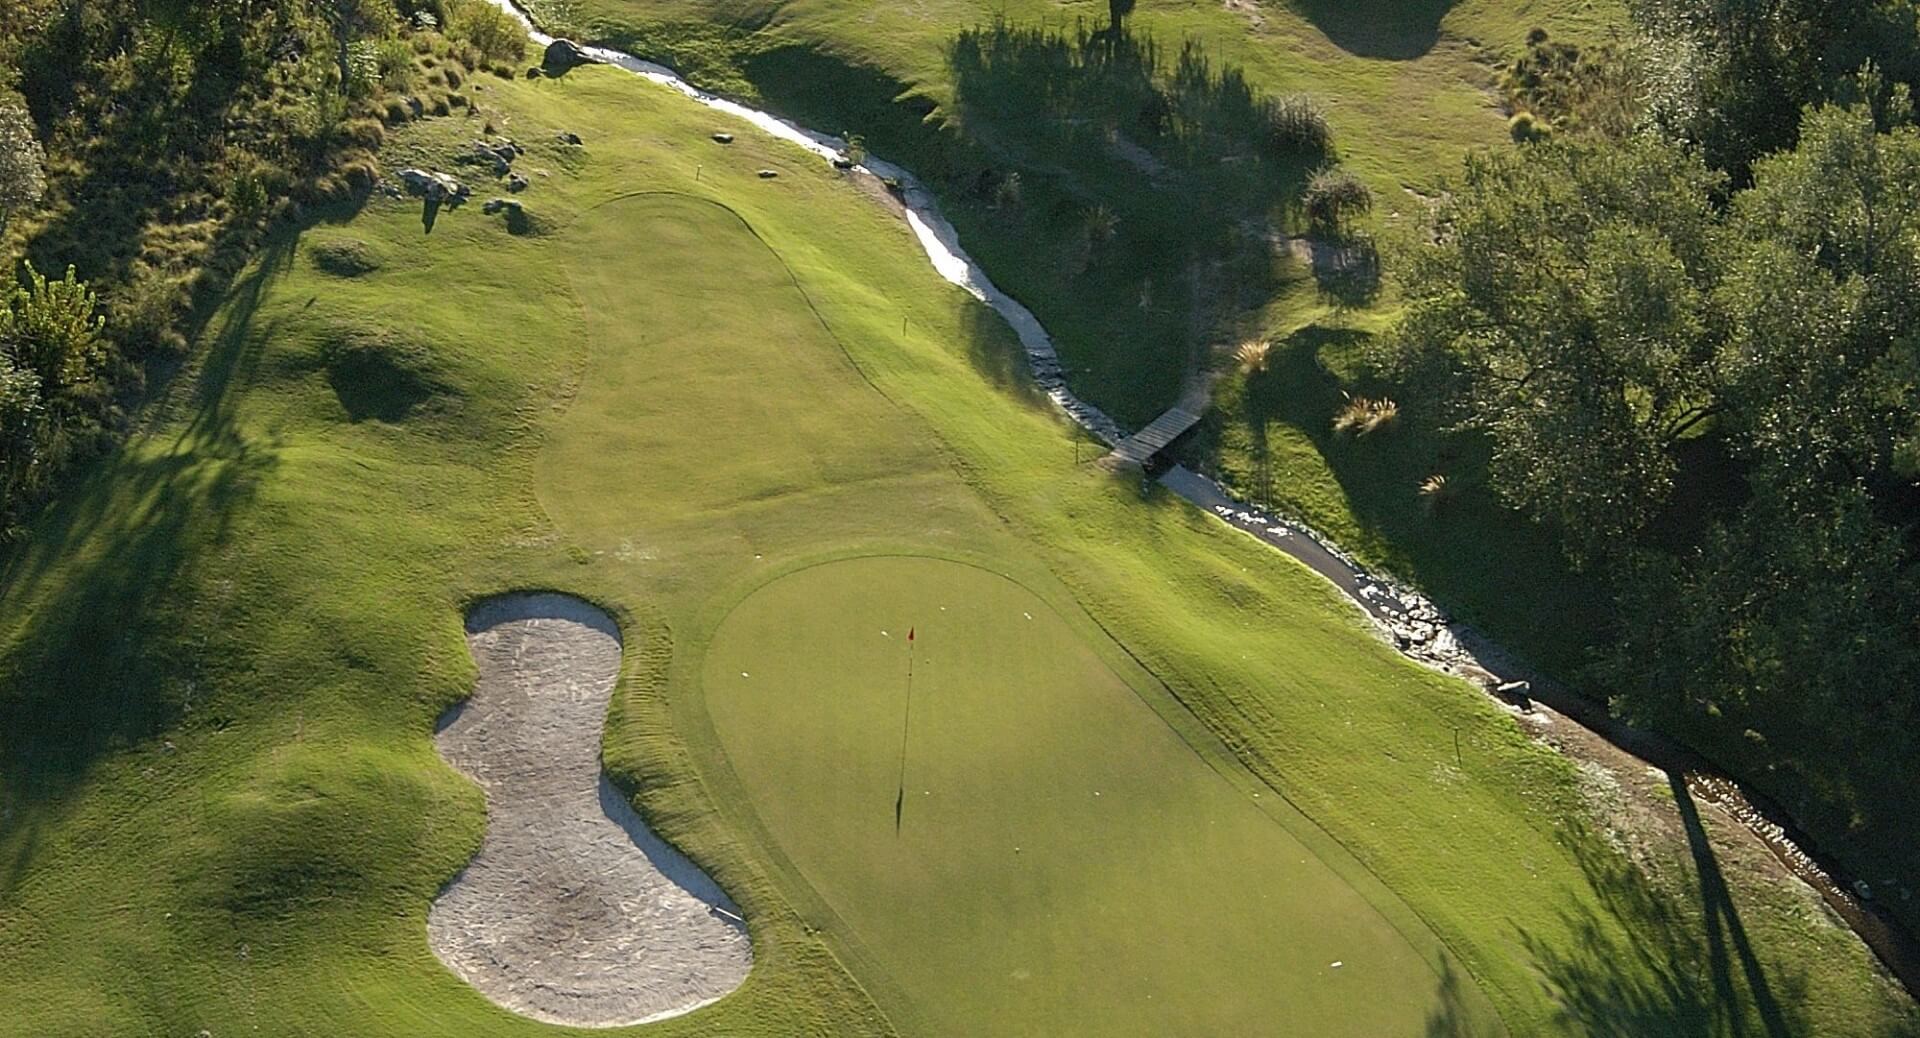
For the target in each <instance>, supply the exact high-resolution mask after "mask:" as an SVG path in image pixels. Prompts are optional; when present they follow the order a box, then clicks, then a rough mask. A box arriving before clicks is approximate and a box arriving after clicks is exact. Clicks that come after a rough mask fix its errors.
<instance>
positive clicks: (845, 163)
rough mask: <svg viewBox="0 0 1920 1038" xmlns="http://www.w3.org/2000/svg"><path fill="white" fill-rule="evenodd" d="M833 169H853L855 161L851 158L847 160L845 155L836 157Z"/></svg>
mask: <svg viewBox="0 0 1920 1038" xmlns="http://www.w3.org/2000/svg"><path fill="white" fill-rule="evenodd" d="M833 168H834V169H852V168H853V160H852V159H850V158H847V157H846V156H845V155H835V156H834V157H833Z"/></svg>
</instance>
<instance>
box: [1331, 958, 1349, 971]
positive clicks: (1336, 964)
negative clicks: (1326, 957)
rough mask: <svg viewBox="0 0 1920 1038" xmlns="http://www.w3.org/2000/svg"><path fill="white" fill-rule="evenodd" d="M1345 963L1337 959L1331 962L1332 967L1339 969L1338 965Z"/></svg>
mask: <svg viewBox="0 0 1920 1038" xmlns="http://www.w3.org/2000/svg"><path fill="white" fill-rule="evenodd" d="M1345 965H1346V963H1344V962H1340V961H1338V960H1335V962H1334V964H1333V968H1334V969H1339V968H1340V967H1342V966H1345Z"/></svg>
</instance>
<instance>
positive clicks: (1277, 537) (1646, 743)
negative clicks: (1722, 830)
mask: <svg viewBox="0 0 1920 1038" xmlns="http://www.w3.org/2000/svg"><path fill="white" fill-rule="evenodd" d="M488 2H489V3H492V4H493V5H494V6H496V7H499V8H500V9H501V10H503V11H505V12H506V13H508V14H510V15H512V16H513V17H514V18H515V19H517V20H518V21H519V22H520V23H521V24H522V25H523V26H525V27H526V29H527V31H528V33H529V34H530V35H531V36H532V38H533V39H534V40H535V41H536V42H538V43H539V44H540V45H541V46H543V47H544V46H548V45H550V44H552V43H553V42H554V37H552V36H549V35H547V34H545V33H542V32H540V31H539V29H538V28H536V27H535V26H534V24H533V22H532V21H531V20H530V19H529V18H528V17H527V15H526V13H525V12H523V11H522V10H521V9H520V8H519V7H518V6H516V5H515V3H514V2H513V0H488ZM582 50H584V51H585V53H586V54H588V55H589V56H591V57H592V58H594V59H595V60H597V61H601V62H604V63H606V64H609V65H615V66H618V67H620V68H623V69H626V70H627V71H629V72H633V73H636V74H638V75H640V76H642V77H644V78H646V79H648V80H651V81H653V82H655V83H658V84H660V85H662V86H665V87H667V88H669V89H671V90H675V91H677V92H679V93H681V94H683V95H685V96H686V97H688V98H690V99H692V100H693V101H695V102H697V103H699V104H702V105H705V106H707V107H709V108H713V109H715V110H718V111H721V112H725V113H727V114H729V115H732V116H734V117H736V118H738V119H742V120H744V121H746V122H748V123H751V124H753V125H754V126H756V127H758V128H759V129H761V130H763V131H765V132H767V133H769V134H772V135H773V136H775V137H778V138H780V139H781V140H785V141H789V142H791V143H793V144H796V145H798V146H800V147H801V148H804V149H805V150H807V151H809V152H812V153H813V154H814V155H816V156H819V157H820V158H821V159H822V160H824V161H827V162H835V161H836V160H841V159H842V155H843V153H844V152H845V150H846V142H845V141H843V140H841V139H840V138H838V137H835V136H832V135H830V134H824V133H818V132H816V131H813V130H809V129H807V128H805V127H803V126H800V125H798V124H797V123H794V122H791V121H789V120H786V119H782V118H780V117H779V116H776V115H773V114H772V113H769V112H763V111H760V110H759V109H756V108H750V107H748V106H746V105H743V104H740V103H738V102H736V101H731V100H728V99H726V98H724V97H721V96H719V95H717V94H713V93H709V92H707V91H705V90H701V89H700V88H698V87H696V86H694V85H693V84H691V83H688V82H687V81H686V80H685V79H683V78H681V76H680V75H679V74H678V73H676V72H674V71H673V70H672V69H669V68H667V67H666V66H664V65H659V64H656V63H654V62H651V61H645V60H643V59H640V58H637V57H634V56H633V55H631V54H627V53H625V52H623V51H617V50H612V49H609V48H605V47H583V48H582ZM852 171H853V172H855V173H867V174H871V175H873V176H876V177H879V178H881V179H882V180H884V181H888V182H890V183H892V184H897V185H898V191H897V194H898V195H899V197H900V200H901V202H902V203H903V205H904V208H905V216H906V221H907V224H908V226H909V227H910V228H911V229H912V230H913V233H914V237H915V238H917V239H918V240H919V242H920V246H921V248H922V249H923V250H924V251H925V252H926V254H927V260H928V261H929V262H930V263H931V264H932V265H933V268H934V270H935V271H936V272H937V273H938V274H939V275H940V276H941V277H943V278H945V279H946V280H948V281H950V282H952V283H953V284H955V285H958V286H960V287H961V288H962V289H965V290H966V291H967V292H968V293H969V294H971V295H972V296H974V297H975V298H976V299H979V300H980V301H981V302H984V303H986V304H987V305H988V306H989V307H991V308H992V309H993V310H994V312H995V313H998V314H999V315H1000V316H1001V318H1003V319H1004V320H1005V321H1006V322H1007V324H1008V325H1009V326H1010V327H1012V329H1013V331H1014V334H1015V335H1017V336H1018V337H1019V339H1020V344H1021V346H1022V347H1023V348H1024V350H1025V351H1026V355H1027V363H1028V367H1029V369H1030V370H1031V372H1032V374H1033V378H1034V381H1035V382H1037V383H1038V384H1039V386H1040V388H1041V389H1043V390H1045V392H1046V394H1047V396H1048V397H1049V398H1051V399H1052V400H1053V402H1054V403H1055V404H1056V405H1057V406H1058V407H1059V408H1060V409H1061V410H1062V411H1063V412H1065V413H1066V415H1067V416H1068V417H1069V418H1071V419H1072V420H1073V421H1074V422H1075V423H1076V424H1078V425H1079V426H1080V427H1082V428H1084V429H1085V430H1087V431H1088V432H1089V433H1091V434H1092V435H1094V436H1095V437H1097V438H1098V439H1099V440H1101V441H1102V442H1103V443H1106V444H1107V445H1108V446H1110V447H1111V446H1117V445H1118V444H1119V443H1120V442H1121V441H1122V440H1124V439H1126V436H1127V433H1126V431H1125V430H1123V429H1122V428H1121V427H1120V425H1119V423H1117V422H1115V421H1114V420H1113V419H1112V418H1111V417H1109V416H1108V415H1107V414H1106V413H1105V412H1103V411H1101V410H1100V409H1099V408H1097V407H1095V406H1093V405H1092V404H1089V403H1087V402H1086V401H1083V400H1081V399H1080V398H1078V397H1076V396H1074V395H1073V393H1072V391H1071V390H1069V389H1068V388H1067V383H1066V377H1065V372H1064V371H1063V370H1062V368H1061V366H1060V358H1059V355H1058V353H1057V352H1056V351H1055V349H1054V345H1053V339H1052V337H1051V336H1049V335H1048V334H1047V331H1046V329H1045V328H1044V327H1042V326H1041V324H1040V321H1039V319H1038V318H1036V317H1035V316H1034V315H1033V312H1032V311H1031V310H1028V309H1027V308H1026V307H1025V306H1024V305H1022V304H1021V303H1020V302H1019V301H1018V300H1016V299H1014V298H1013V297H1012V296H1009V295H1007V294H1006V293H1005V292H1003V291H1001V290H1000V289H999V287H998V286H996V285H994V283H993V281H992V279H990V278H988V277H987V273H986V271H985V270H983V269H981V267H980V265H979V264H978V263H976V262H975V261H974V260H973V258H972V257H971V256H969V255H967V253H966V250H964V249H963V248H961V246H960V235H959V232H958V231H956V230H955V229H954V227H953V224H952V223H950V222H948V220H947V218H946V216H945V215H943V214H942V213H941V211H940V207H939V204H938V202H937V201H936V200H935V198H934V196H933V193H932V192H931V191H929V190H928V189H927V188H926V186H925V185H924V184H922V183H921V182H920V180H919V178H917V177H915V176H914V175H913V174H912V173H911V172H910V171H908V170H906V169H903V168H901V167H900V166H896V165H894V164H893V163H890V162H886V161H884V160H882V159H878V158H875V157H874V156H872V155H871V154H869V155H868V156H867V157H866V160H865V161H864V162H863V163H861V164H859V165H856V166H854V167H852ZM1160 483H1161V485H1163V486H1165V487H1166V488H1167V489H1169V490H1171V491H1172V492H1173V493H1175V494H1177V495H1179V496H1180V497H1182V498H1183V499H1185V500H1187V501H1189V502H1191V503H1193V504H1194V505H1196V506H1198V507H1200V508H1202V509H1203V510H1206V511H1208V512H1211V513H1213V514H1215V515H1216V516H1218V517H1219V518H1221V519H1222V520H1224V521H1225V522H1227V523H1228V524H1229V525H1232V526H1234V527H1236V528H1238V529H1241V530H1243V531H1245V532H1247V533H1249V534H1251V535H1253V536H1255V537H1257V538H1259V539H1260V540H1261V541H1263V542H1265V543H1267V544H1269V545H1271V546H1273V547H1275V548H1278V549H1279V550H1281V551H1283V552H1285V553H1287V554H1288V555H1291V556H1293V557H1294V558H1295V559H1297V560H1299V561H1300V562H1302V563H1304V564H1305V565H1307V566H1308V567H1309V568H1311V569H1312V570H1314V571H1315V572H1317V573H1319V574H1321V575H1322V576H1324V577H1326V578H1327V579H1328V580H1330V581H1332V582H1333V583H1334V584H1335V585H1336V586H1338V587H1339V588H1340V590H1341V591H1343V592H1345V593H1346V594H1347V596H1348V597H1350V598H1352V599H1353V600H1354V602H1356V603H1357V604H1358V605H1359V606H1360V608H1361V611H1362V612H1363V613H1364V614H1365V615H1366V616H1367V618H1368V619H1370V620H1372V621H1373V622H1374V624H1375V625H1376V626H1377V627H1378V628H1379V629H1380V630H1381V632H1382V633H1383V634H1384V635H1385V636H1386V637H1387V638H1388V640H1390V641H1391V642H1392V643H1393V645H1394V646H1395V647H1396V648H1397V649H1399V650H1400V652H1401V653H1403V654H1404V655H1406V656H1407V657H1409V658H1411V659H1413V660H1415V661H1417V662H1419V663H1422V664H1425V665H1427V666H1430V667H1434V668H1436V669H1439V670H1441V671H1443V672H1446V673H1449V674H1453V675H1456V676H1458V677H1462V678H1465V679H1467V680H1469V681H1472V682H1474V683H1475V684H1478V685H1480V686H1481V687H1482V688H1484V689H1486V690H1487V691H1488V692H1489V693H1490V694H1493V695H1495V696H1497V697H1498V698H1499V699H1500V700H1501V701H1502V702H1505V703H1507V704H1508V705H1509V706H1512V707H1514V708H1516V709H1519V710H1522V711H1525V712H1527V713H1529V714H1530V715H1532V716H1533V717H1534V718H1535V719H1536V720H1539V721H1542V722H1545V723H1551V722H1552V720H1553V719H1554V718H1555V717H1565V718H1567V719H1569V720H1572V721H1573V722H1575V723H1577V724H1579V725H1581V726H1583V727H1585V728H1587V729H1588V730H1590V731H1592V732H1593V733H1594V734H1596V735H1598V736H1599V737H1601V738H1602V739H1604V740H1606V741H1607V742H1609V743H1611V744H1612V745H1614V746H1616V747H1618V748H1619V749H1621V750H1624V751H1626V752H1627V753H1629V754H1632V755H1633V756H1635V757H1638V758H1640V759H1641V760H1644V761H1646V762H1647V763H1648V764H1650V765H1652V766H1654V767H1657V768H1660V769H1661V770H1663V771H1666V772H1668V773H1669V774H1671V775H1674V776H1684V778H1685V781H1686V786H1687V789H1688V790H1689V791H1691V792H1692V793H1693V795H1694V796H1696V797H1699V798H1700V799H1704V800H1707V801H1709V802H1711V803H1715V804H1718V805H1720V806H1721V807H1722V808H1723V809H1724V810H1726V812H1727V813H1728V814H1729V815H1731V816H1732V817H1734V818H1736V819H1738V820H1739V821H1740V822H1741V823H1742V824H1744V825H1746V826H1747V828H1749V829H1750V830H1751V831H1752V832H1753V833H1754V835H1755V836H1756V837H1757V838H1759V839H1760V840H1761V841H1762V842H1763V843H1764V844H1765V845H1766V846H1767V848H1768V849H1769V850H1771V851H1772V852H1773V854H1774V856H1775V857H1776V858H1778V859H1779V860H1780V862H1781V863H1782V864H1783V865H1784V866H1785V867H1786V868H1787V869H1788V870H1789V871H1790V872H1792V873H1793V874H1794V875H1795V876H1797V877H1798V878H1800V879H1801V880H1803V881H1805V882H1806V883H1807V884H1808V885H1810V886H1811V887H1813V889H1814V890H1816V891H1818V892H1819V894H1820V895H1821V897H1822V898H1823V899H1824V900H1825V901H1826V903H1827V904H1828V906H1829V907H1831V908H1832V909H1833V910H1834V911H1835V912H1836V913H1837V914H1838V915H1839V916H1840V917H1841V918H1842V919H1844V920H1845V921H1846V922H1847V924H1848V925H1849V926H1850V927H1852V928H1853V930H1854V931H1855V932H1856V933H1858V934H1859V935H1860V937H1861V939H1862V940H1864V941H1865V942H1866V944H1867V945H1868V947H1870V948H1871V949H1872V950H1873V951H1874V953H1875V954H1876V955H1878V956H1879V958H1880V960H1881V961H1882V962H1883V963H1884V964H1885V965H1886V966H1887V967H1888V969H1889V970H1891V971H1892V972H1893V974H1894V975H1895V976H1896V977H1898V978H1899V979H1900V981H1901V983H1902V984H1903V985H1904V986H1905V987H1906V989H1907V990H1908V992H1909V993H1912V994H1914V995H1916V996H1920V941H1916V940H1915V939H1914V938H1913V937H1912V935H1910V934H1908V933H1907V932H1906V931H1905V930H1903V929H1902V928H1901V927H1900V926H1899V924H1898V923H1896V922H1895V921H1894V920H1893V919H1892V917H1891V916H1890V915H1889V914H1888V913H1886V911H1885V910H1884V909H1882V908H1881V907H1880V906H1879V905H1877V904H1875V903H1873V902H1872V901H1870V900H1868V899H1867V898H1864V897H1860V896H1857V895H1856V891H1858V890H1862V889H1865V887H1864V885H1863V884H1860V883H1859V881H1857V880H1855V879H1853V878H1852V877H1849V876H1847V875H1846V874H1845V873H1844V871H1842V870H1841V869H1840V868H1839V867H1838V866H1837V865H1836V864H1835V863H1834V862H1832V861H1831V860H1830V859H1829V858H1827V857H1825V856H1822V855H1819V854H1818V853H1817V851H1815V850H1814V848H1813V844H1812V842H1811V841H1810V840H1809V839H1808V838H1807V837H1806V836H1805V835H1804V834H1802V833H1800V832H1799V831H1798V830H1797V829H1796V828H1795V827H1794V825H1793V823H1792V820H1791V819H1790V818H1789V817H1788V816H1787V814H1786V812H1785V811H1783V810H1782V809H1780V808H1779V807H1778V805H1775V804H1772V803H1770V802H1768V801H1766V800H1765V799H1764V798H1762V797H1760V796H1758V795H1757V794H1755V793H1753V792H1751V791H1749V790H1745V789H1744V788H1742V787H1741V786H1740V785H1739V784H1738V783H1736V782H1734V781H1733V780H1732V779H1730V778H1728V777H1727V776H1725V775H1723V774H1721V773H1720V772H1719V771H1718V770H1717V769H1715V768H1714V767H1713V766H1712V765H1711V764H1710V763H1709V762H1708V761H1707V760H1706V759H1705V758H1703V757H1701V756H1700V755H1699V754H1697V753H1694V752H1693V751H1691V750H1689V749H1688V748H1686V747H1685V746H1683V745H1681V744H1680V743H1679V742H1677V741H1675V740H1672V739H1668V738H1666V737H1664V736H1661V735H1659V734H1658V733H1654V732H1648V731H1644V730H1642V729H1637V728H1633V727H1631V726H1628V725H1626V724H1624V723H1622V722H1620V721H1619V720H1617V719H1615V718H1613V717H1611V716H1610V715H1609V714H1608V712H1607V710H1606V708H1605V707H1604V706H1602V705H1601V704H1598V703H1595V702H1593V701H1591V700H1588V699H1585V698H1584V697H1582V696H1580V695H1578V694H1577V693H1575V692H1573V691H1571V690H1569V689H1566V688H1565V687H1563V686H1560V685H1558V684H1557V683H1554V682H1551V681H1549V680H1545V679H1543V678H1542V677H1541V676H1539V675H1537V674H1534V673H1532V672H1531V671H1530V670H1528V669H1527V668H1526V667H1524V666H1523V665H1522V664H1520V663H1519V662H1518V661H1516V660H1514V659H1513V658H1512V657H1510V656H1508V655H1507V654H1506V653H1505V652H1503V651H1502V650H1501V649H1500V648H1499V647H1498V646H1496V645H1494V644H1493V643H1492V642H1491V641H1489V640H1488V639H1487V638H1485V637H1484V636H1482V635H1480V634H1479V633H1478V632H1476V631H1474V630H1473V629H1472V628H1470V627H1467V626H1466V625H1464V624H1460V623H1457V622H1455V621H1453V620H1451V619H1450V618H1448V617H1447V615H1446V614H1445V613H1444V612H1443V611H1441V610H1440V609H1439V608H1438V607H1437V606H1435V605H1434V604H1433V603H1432V602H1431V601H1429V600H1428V599H1427V598H1426V597H1424V596H1422V595H1420V594H1419V593H1418V592H1416V591H1414V590H1412V589H1411V588H1408V587H1405V586H1403V585H1400V584H1398V583H1396V582H1394V581H1391V580H1388V579H1386V578H1384V577H1382V576H1380V575H1377V574H1373V573H1370V572H1368V571H1367V569H1366V568H1365V567H1364V566H1361V565H1360V564H1359V563H1358V562H1357V561H1356V560H1355V559H1354V558H1353V557H1352V556H1351V555H1349V554H1348V553H1346V552H1345V551H1343V550H1341V549H1340V548H1339V546H1338V545H1336V544H1334V543H1333V542H1332V541H1331V540H1330V539H1328V538H1326V537H1325V536H1323V535H1321V534H1320V533H1318V532H1317V531H1315V530H1313V529H1312V528H1310V527H1308V526H1306V525H1305V524H1303V523H1299V522H1296V521H1294V520H1291V519H1285V518H1282V517H1280V516H1276V515H1273V514H1271V513H1267V512H1262V511H1260V510H1258V509H1255V508H1253V507H1251V506H1248V505H1245V504H1243V503H1241V502H1239V501H1236V500H1235V499H1233V498H1232V497H1231V495H1229V494H1228V493H1227V492H1226V491H1225V489H1224V488H1222V487H1221V486H1220V485H1219V484H1218V483H1216V482H1214V481H1213V480H1211V479H1208V478H1206V477H1204V476H1202V475H1200V474H1198V473H1195V472H1192V471H1190V470H1188V469H1185V468H1182V467H1179V466H1175V467H1173V468H1172V469H1170V470H1169V471H1167V472H1165V473H1163V474H1162V475H1161V476H1160ZM1542 704H1544V706H1542Z"/></svg>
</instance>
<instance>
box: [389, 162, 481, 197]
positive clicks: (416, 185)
mask: <svg viewBox="0 0 1920 1038" xmlns="http://www.w3.org/2000/svg"><path fill="white" fill-rule="evenodd" d="M400 182H401V183H402V184H405V185H406V188H407V194H410V195H416V196H418V197H421V198H424V199H426V200H427V201H429V202H462V201H465V200H466V198H467V196H468V195H470V194H472V192H471V191H469V190H468V189H467V186H466V185H465V184H462V183H461V182H459V181H458V180H455V179H454V178H452V177H450V176H448V175H446V174H445V173H433V172H429V171H427V170H424V169H403V170H401V171H400Z"/></svg>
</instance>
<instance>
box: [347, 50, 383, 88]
mask: <svg viewBox="0 0 1920 1038" xmlns="http://www.w3.org/2000/svg"><path fill="white" fill-rule="evenodd" d="M346 65H347V84H346V86H347V96H349V97H371V96H373V92H374V90H376V89H377V88H378V87H379V86H380V45H379V44H378V43H376V42H374V41H373V40H355V41H353V42H352V43H351V44H348V45H347V63H346Z"/></svg>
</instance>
